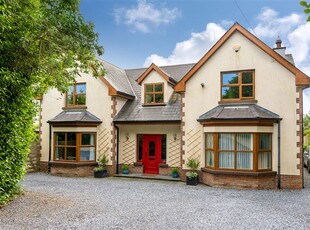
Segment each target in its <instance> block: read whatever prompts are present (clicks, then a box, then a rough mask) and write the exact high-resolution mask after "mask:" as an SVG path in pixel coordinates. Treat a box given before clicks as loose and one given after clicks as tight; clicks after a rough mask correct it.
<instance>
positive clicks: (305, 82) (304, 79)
mask: <svg viewBox="0 0 310 230" xmlns="http://www.w3.org/2000/svg"><path fill="white" fill-rule="evenodd" d="M236 31H238V32H239V33H241V34H242V35H243V36H245V37H246V38H247V39H249V40H250V41H251V42H253V43H254V44H255V45H256V46H258V47H259V48H260V49H262V50H263V51H264V52H266V53H267V54H268V55H270V56H271V57H272V58H274V59H275V60H276V61H277V62H278V63H279V64H281V65H282V66H283V67H285V68H286V69H287V70H289V71H290V72H291V73H293V74H295V76H296V80H295V82H296V85H299V86H306V87H309V85H310V78H309V77H308V76H307V75H306V74H305V73H303V72H302V71H300V70H299V69H298V68H296V67H295V66H294V65H293V64H292V63H290V62H289V61H288V60H286V59H285V58H284V57H282V56H281V55H279V54H278V53H277V52H275V51H274V50H272V49H271V48H270V47H269V46H267V45H266V44H265V43H263V42H262V41H261V40H259V39H258V38H257V37H255V36H254V35H253V34H251V33H250V32H249V31H247V30H246V29H245V28H244V27H242V26H241V25H239V24H238V23H235V24H234V25H233V26H232V27H231V28H230V29H229V30H228V31H227V32H226V33H225V34H224V35H223V36H222V37H221V38H220V39H219V40H218V41H217V42H216V43H215V45H214V46H213V47H212V48H211V49H210V50H209V51H208V52H207V53H206V54H205V55H204V56H203V57H202V58H201V59H200V60H199V61H198V62H197V64H196V65H195V66H194V67H193V68H192V69H191V70H190V71H189V72H188V73H187V74H186V75H185V76H184V77H183V78H182V79H181V80H180V81H179V83H178V84H177V85H176V86H175V91H177V92H184V91H185V88H186V82H187V81H188V79H190V78H191V77H192V76H193V75H194V74H195V73H196V72H197V71H198V70H199V69H200V67H201V66H203V65H204V63H205V62H207V61H208V60H209V59H210V58H211V57H212V55H213V54H214V53H215V52H216V51H217V50H218V49H219V48H220V47H221V46H222V45H223V44H224V43H225V42H226V41H227V40H228V39H229V37H230V36H232V35H233V34H234V33H235V32H236Z"/></svg>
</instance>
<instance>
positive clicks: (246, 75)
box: [242, 72, 253, 84]
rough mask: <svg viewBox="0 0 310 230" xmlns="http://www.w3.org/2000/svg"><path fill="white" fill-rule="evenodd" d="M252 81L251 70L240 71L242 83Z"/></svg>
mask: <svg viewBox="0 0 310 230" xmlns="http://www.w3.org/2000/svg"><path fill="white" fill-rule="evenodd" d="M251 83H253V72H242V84H251Z"/></svg>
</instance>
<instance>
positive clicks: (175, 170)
mask: <svg viewBox="0 0 310 230" xmlns="http://www.w3.org/2000/svg"><path fill="white" fill-rule="evenodd" d="M171 175H172V177H173V178H178V177H179V169H178V168H176V167H173V168H172V169H171Z"/></svg>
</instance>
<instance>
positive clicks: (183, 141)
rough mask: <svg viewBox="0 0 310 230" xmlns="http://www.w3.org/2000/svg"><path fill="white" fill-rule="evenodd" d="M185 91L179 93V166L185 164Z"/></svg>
mask: <svg viewBox="0 0 310 230" xmlns="http://www.w3.org/2000/svg"><path fill="white" fill-rule="evenodd" d="M184 99H185V92H182V93H181V161H180V162H181V168H183V164H185V160H184V157H185V101H184Z"/></svg>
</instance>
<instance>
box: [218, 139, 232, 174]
mask: <svg viewBox="0 0 310 230" xmlns="http://www.w3.org/2000/svg"><path fill="white" fill-rule="evenodd" d="M234 139H235V135H234V134H232V133H220V134H219V150H234V149H235V146H234V145H235V140H234ZM234 167H235V154H234V152H229V151H225V152H219V168H234Z"/></svg>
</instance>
